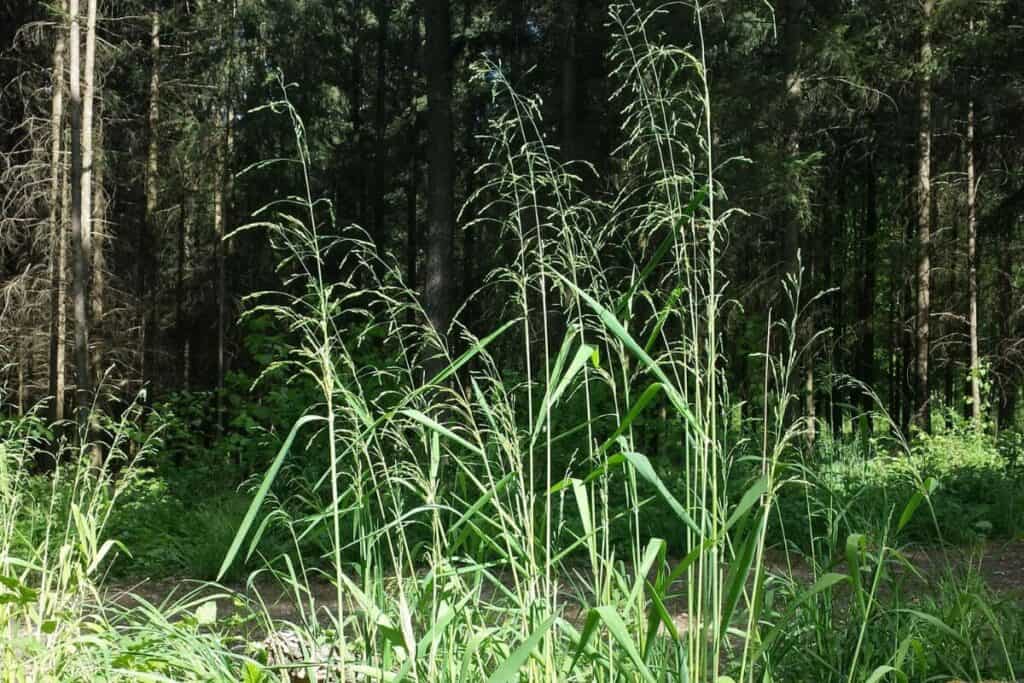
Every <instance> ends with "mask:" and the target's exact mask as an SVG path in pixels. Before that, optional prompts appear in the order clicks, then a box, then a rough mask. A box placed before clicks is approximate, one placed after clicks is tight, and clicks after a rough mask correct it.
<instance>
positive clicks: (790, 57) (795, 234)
mask: <svg viewBox="0 0 1024 683" xmlns="http://www.w3.org/2000/svg"><path fill="white" fill-rule="evenodd" d="M805 6H806V0H787V1H786V2H785V24H784V27H783V45H782V55H783V70H784V73H783V79H784V83H783V85H784V87H785V92H784V93H783V97H784V101H785V109H784V121H783V125H784V126H785V131H784V134H785V140H784V144H785V146H786V158H787V160H788V161H789V162H790V163H792V162H794V161H796V160H797V159H798V158H799V157H800V118H801V116H800V114H801V111H800V100H801V97H802V94H803V79H802V77H801V74H800V50H801V48H802V45H803V20H804V19H803V14H804V9H805ZM792 180H793V181H794V186H793V187H789V188H787V191H788V192H790V193H792V195H793V196H794V197H795V196H797V195H798V194H799V192H800V191H801V190H800V188H799V187H796V186H795V184H796V180H797V179H796V178H795V177H793V178H792ZM789 201H792V200H789ZM784 216H785V218H784V221H785V225H784V227H783V230H784V232H783V248H784V249H785V253H784V254H783V258H782V263H783V264H784V266H785V268H786V271H787V272H788V273H789V274H791V275H795V274H796V270H797V268H798V267H799V266H798V262H797V252H798V250H799V246H800V227H801V226H800V215H799V211H796V210H794V207H792V206H790V207H787V211H786V212H785V214H784Z"/></svg>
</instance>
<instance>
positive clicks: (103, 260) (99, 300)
mask: <svg viewBox="0 0 1024 683" xmlns="http://www.w3.org/2000/svg"><path fill="white" fill-rule="evenodd" d="M93 150H94V152H93V158H94V159H95V160H96V161H95V168H96V173H95V182H94V183H93V196H94V197H95V200H94V204H95V208H94V210H93V220H92V223H91V226H92V230H91V233H92V288H91V290H90V293H91V295H92V296H91V306H92V313H91V319H92V328H93V329H92V332H93V334H92V340H91V342H92V348H91V350H92V360H91V362H92V370H93V376H94V377H96V378H98V380H97V381H102V377H103V369H104V368H103V348H104V346H103V342H104V329H105V328H104V326H103V319H104V317H105V316H106V309H105V302H106V292H107V253H106V243H107V239H106V238H107V235H106V230H107V220H106V219H107V196H106V193H105V192H104V191H103V183H104V174H105V172H106V169H105V166H106V164H105V159H104V157H103V111H102V109H100V116H99V117H98V119H97V123H96V140H95V144H94V145H93ZM100 394H101V395H102V394H103V392H102V391H101V392H100ZM97 398H99V397H97Z"/></svg>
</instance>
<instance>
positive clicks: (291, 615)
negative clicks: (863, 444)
mask: <svg viewBox="0 0 1024 683" xmlns="http://www.w3.org/2000/svg"><path fill="white" fill-rule="evenodd" d="M904 555H905V556H906V558H907V559H908V560H909V561H910V562H911V563H912V564H913V565H914V566H915V567H916V568H917V569H918V571H919V572H920V574H921V577H922V578H923V579H925V580H926V581H929V582H930V581H932V580H934V579H938V578H940V577H941V576H942V574H943V572H944V571H945V570H946V568H947V567H952V568H953V569H954V570H957V569H961V570H962V569H967V568H969V567H973V568H974V569H975V570H977V571H978V572H979V573H980V575H981V576H982V577H984V579H985V581H986V582H987V584H988V586H989V588H991V589H992V590H993V591H995V592H996V593H997V594H999V595H1000V596H1002V597H1006V598H1012V599H1024V539H1020V540H1013V541H990V542H987V543H985V544H982V545H976V546H970V547H947V548H945V549H942V548H934V547H932V548H921V547H918V548H912V549H908V550H906V551H905V552H904ZM768 565H769V568H770V570H771V571H772V572H773V573H777V574H788V573H789V572H788V571H787V562H786V559H785V557H784V556H783V555H782V554H781V553H778V552H771V553H768ZM829 570H833V571H845V568H844V567H843V566H842V565H840V566H838V567H833V568H830V569H829ZM579 571H580V576H581V577H582V574H583V573H584V571H585V570H583V569H582V568H581V569H580V570H579ZM792 574H793V575H794V577H795V578H796V579H797V580H801V579H804V578H806V579H807V581H808V583H809V582H810V577H811V572H810V568H809V567H808V566H807V565H806V564H805V563H802V562H794V563H793V564H792ZM910 580H911V581H919V579H916V578H914V577H910ZM572 586H573V582H571V581H565V582H564V583H563V587H562V591H563V595H565V596H566V601H565V603H566V604H567V609H566V615H565V616H566V617H567V618H568V619H569V620H570V621H582V614H581V610H580V609H579V608H574V607H573V603H574V601H573V599H572V595H573V588H572ZM225 589H226V590H225ZM309 589H310V591H311V593H312V595H304V596H303V597H302V603H303V604H305V605H309V604H310V603H312V604H315V605H316V607H317V610H318V611H319V612H320V613H322V614H329V613H333V612H334V611H335V609H336V607H337V598H336V594H335V589H334V586H333V585H332V584H331V583H330V582H329V581H327V580H326V579H325V580H317V581H313V582H312V583H311V585H310V586H309ZM682 590H683V587H682V586H680V592H681V591H682ZM225 592H227V593H232V594H237V595H238V596H239V597H244V598H248V599H250V600H253V601H255V604H257V605H258V604H259V603H260V602H262V603H263V605H265V607H266V611H267V613H268V615H269V616H270V617H271V618H273V619H274V620H275V621H284V622H292V623H301V621H302V614H303V608H302V607H301V606H300V604H299V602H298V601H297V599H296V596H295V594H294V593H293V592H291V591H289V590H287V589H286V588H284V587H283V586H282V585H280V584H278V583H275V582H273V581H272V580H269V579H263V580H258V581H256V582H255V584H254V585H253V586H247V585H246V584H245V583H229V584H226V585H223V586H222V587H220V588H218V587H217V586H216V585H213V584H208V583H205V582H200V581H195V580H192V579H187V578H178V579H175V578H164V579H154V580H149V579H135V580H118V581H115V582H113V583H111V584H110V585H109V586H108V588H107V590H106V592H105V593H104V599H105V600H108V601H110V602H112V603H115V604H118V605H120V606H122V607H131V606H133V605H134V604H135V603H136V602H137V599H138V598H141V599H143V600H145V601H147V602H150V603H152V604H155V605H161V604H173V603H174V602H175V601H177V600H180V599H182V598H183V597H184V596H186V595H189V596H190V598H191V599H195V600H198V599H200V598H201V596H203V595H210V596H213V595H217V594H220V595H223V594H224V593H225ZM257 595H258V598H257ZM218 603H219V604H218V607H219V610H221V611H220V614H221V615H222V616H227V615H228V614H231V613H233V612H234V610H235V609H236V607H234V606H233V605H231V604H228V601H227V600H219V601H218ZM666 606H667V607H668V608H669V610H670V611H671V612H672V613H673V617H674V620H675V622H676V625H677V627H679V628H680V630H682V629H685V627H686V602H685V597H683V596H680V597H679V598H677V599H674V600H672V601H670V602H669V603H668V604H667V605H666ZM346 608H347V609H351V607H350V606H348V605H346ZM307 609H308V607H307ZM225 610H226V611H225Z"/></svg>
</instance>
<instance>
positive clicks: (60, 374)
mask: <svg viewBox="0 0 1024 683" xmlns="http://www.w3.org/2000/svg"><path fill="white" fill-rule="evenodd" d="M64 7H65V8H66V5H65V6H64ZM65 28H66V27H65V26H64V25H63V24H60V25H58V27H57V38H56V40H55V41H54V45H53V79H52V82H53V86H52V87H53V100H52V103H51V108H50V194H49V204H50V206H49V209H50V283H51V284H50V287H51V289H50V396H51V397H52V400H53V404H52V406H51V408H50V420H51V422H57V421H59V420H63V419H64V339H65V336H66V329H65V328H66V327H67V320H66V309H67V302H66V301H65V290H64V271H65V269H66V268H67V247H66V244H67V240H66V238H65V235H64V223H63V219H64V216H63V215H62V213H61V211H60V203H61V183H60V178H61V175H62V169H63V163H62V161H61V137H62V136H63V130H62V128H63V127H62V125H61V124H62V121H63V118H64V50H65V39H64V31H65Z"/></svg>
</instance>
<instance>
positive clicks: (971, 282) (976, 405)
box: [967, 98, 981, 425]
mask: <svg viewBox="0 0 1024 683" xmlns="http://www.w3.org/2000/svg"><path fill="white" fill-rule="evenodd" d="M975 183H976V180H975V169H974V99H973V98H971V100H970V101H969V102H968V103H967V289H968V296H969V297H970V302H969V304H968V309H969V312H968V325H969V327H970V337H971V417H972V418H973V419H974V423H975V424H976V425H980V424H981V377H980V373H981V366H980V363H979V361H978V253H977V232H978V224H977V215H976V204H977V197H976V194H975V192H976V187H975Z"/></svg>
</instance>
